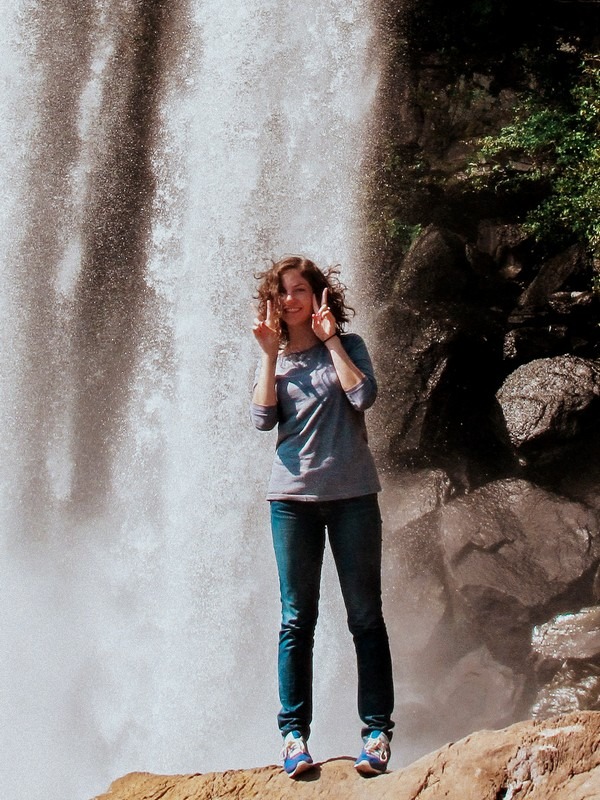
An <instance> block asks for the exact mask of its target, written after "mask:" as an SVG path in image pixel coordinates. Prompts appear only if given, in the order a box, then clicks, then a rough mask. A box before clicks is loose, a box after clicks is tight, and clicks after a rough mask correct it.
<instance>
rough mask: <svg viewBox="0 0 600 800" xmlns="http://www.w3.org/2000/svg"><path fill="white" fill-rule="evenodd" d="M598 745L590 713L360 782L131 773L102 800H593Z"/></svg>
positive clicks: (473, 738) (347, 772)
mask: <svg viewBox="0 0 600 800" xmlns="http://www.w3.org/2000/svg"><path fill="white" fill-rule="evenodd" d="M599 745H600V712H595V711H584V712H579V713H574V714H565V715H562V716H558V717H553V718H552V719H548V720H544V721H539V722H535V721H526V722H518V723H516V724H515V725H511V726H510V727H508V728H505V729H503V730H500V731H480V732H478V733H474V734H472V735H470V736H467V737H465V738H464V739H461V740H460V741H459V742H456V743H451V744H447V745H445V746H444V747H442V748H440V749H439V750H437V751H435V752H434V753H431V754H429V755H426V756H424V757H423V758H421V759H419V760H418V761H416V762H415V763H414V764H411V765H410V766H408V767H405V768H404V769H397V770H392V771H390V772H389V773H387V774H386V775H382V776H378V777H375V778H373V779H365V778H361V777H360V776H359V775H358V774H357V773H356V772H355V770H354V768H353V766H352V764H353V761H352V759H351V758H336V759H332V760H330V761H326V762H324V763H322V764H320V765H319V766H318V767H317V768H316V769H315V770H314V771H312V772H310V773H307V774H306V775H305V776H303V778H302V779H300V780H298V781H290V779H289V778H288V777H287V776H285V775H283V774H282V772H281V770H280V768H279V767H275V766H269V767H260V768H258V769H250V770H232V771H228V772H222V773H208V774H206V775H200V774H197V775H151V774H148V773H132V774H131V775H127V776H125V777H124V778H121V779H120V780H117V781H115V783H113V785H112V786H111V787H110V789H109V791H108V793H107V794H103V795H101V796H100V797H98V798H96V799H95V800H157V799H158V798H160V800H209V798H210V799H211V800H216V798H228V797H229V798H236V800H245V799H246V798H260V800H268V798H272V800H282V799H283V798H288V797H289V798H311V797H318V798H320V799H321V800H326V799H327V798H331V799H332V800H333V798H335V800H339V799H340V798H344V800H369V799H370V798H390V800H391V798H394V800H416V798H422V800H438V799H439V800H441V799H442V798H444V800H512V798H515V800H524V798H529V799H530V800H592V798H598V797H600V746H599Z"/></svg>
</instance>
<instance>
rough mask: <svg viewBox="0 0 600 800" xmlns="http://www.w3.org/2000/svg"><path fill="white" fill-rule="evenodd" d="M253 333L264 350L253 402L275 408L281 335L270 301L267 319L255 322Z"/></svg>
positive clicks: (268, 301)
mask: <svg viewBox="0 0 600 800" xmlns="http://www.w3.org/2000/svg"><path fill="white" fill-rule="evenodd" d="M252 332H253V334H254V338H255V339H256V341H257V342H258V344H259V346H260V349H261V350H262V356H261V365H260V372H259V375H258V380H257V382H256V386H255V387H254V392H253V393H252V402H253V403H255V404H256V405H259V406H275V405H277V395H276V394H275V368H276V366H277V354H278V353H279V335H278V333H277V330H276V328H275V324H274V320H273V305H272V303H271V301H270V300H267V318H266V319H263V320H260V319H257V320H255V322H254V325H253V326H252Z"/></svg>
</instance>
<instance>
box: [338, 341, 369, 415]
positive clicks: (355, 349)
mask: <svg viewBox="0 0 600 800" xmlns="http://www.w3.org/2000/svg"><path fill="white" fill-rule="evenodd" d="M342 341H344V342H345V349H346V352H347V353H348V355H349V356H350V358H351V359H352V362H353V363H354V364H355V365H356V366H357V367H358V369H359V370H360V371H361V372H362V373H363V374H364V376H365V377H364V378H363V379H362V381H361V382H360V383H358V384H357V385H356V386H353V387H352V389H349V390H348V391H347V392H346V397H347V398H348V401H349V403H350V405H351V406H352V407H353V408H355V409H356V410H357V411H366V410H367V408H370V407H371V406H372V405H373V403H374V402H375V399H376V398H377V381H376V379H375V373H374V370H373V363H372V361H371V357H370V356H369V351H368V350H367V346H366V345H365V343H364V341H363V340H362V339H361V337H360V336H357V335H356V334H350V335H348V336H346V337H344V339H343V340H342ZM346 342H347V344H346Z"/></svg>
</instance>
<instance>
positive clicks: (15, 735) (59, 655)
mask: <svg viewBox="0 0 600 800" xmlns="http://www.w3.org/2000/svg"><path fill="white" fill-rule="evenodd" d="M137 5H139V4H137ZM151 5H153V4H151V3H149V4H148V6H151ZM154 5H156V6H159V5H161V4H160V3H155V4H154ZM135 6H136V4H135V3H133V0H95V2H94V0H89V1H88V2H84V3H81V4H80V7H78V8H77V9H76V10H74V4H73V3H68V2H66V0H64V2H60V0H58V1H57V2H55V3H53V4H52V3H50V2H49V0H48V2H43V1H42V0H38V2H33V0H21V2H20V3H16V2H14V0H11V2H9V1H8V0H3V2H2V3H1V11H2V14H3V21H4V22H3V33H2V41H1V45H2V55H1V56H0V57H1V59H2V62H1V63H2V67H1V68H2V72H3V81H2V82H1V83H0V92H1V98H0V99H1V103H2V105H1V108H2V119H1V124H2V128H1V131H0V136H1V142H2V148H1V149H0V170H1V174H2V183H3V192H2V206H1V208H0V235H1V242H2V253H3V258H2V261H3V267H2V271H3V275H2V282H1V285H0V287H1V296H0V308H1V310H2V315H3V328H2V347H1V348H0V360H1V367H2V369H1V373H0V401H1V408H0V420H1V422H2V432H3V436H2V439H3V441H2V454H3V458H2V460H1V464H0V480H1V489H2V498H1V506H0V514H1V523H2V527H1V532H0V533H1V537H2V538H1V544H0V550H1V552H0V609H1V611H0V614H1V618H2V625H1V632H0V640H1V645H0V646H1V649H2V662H1V667H0V670H1V672H0V689H1V705H0V709H1V711H0V713H1V716H2V726H1V729H2V734H1V739H0V761H1V764H0V776H1V777H0V782H1V786H0V793H1V795H2V797H4V798H7V800H12V798H14V799H15V800H16V799H17V798H18V797H28V798H30V800H38V798H39V800H41V799H42V798H44V800H83V799H84V798H88V797H90V796H91V795H93V794H95V793H99V792H101V791H103V790H105V789H106V788H107V787H108V784H109V783H110V781H111V780H113V779H115V778H116V777H118V776H120V775H122V774H124V773H125V772H129V771H133V770H148V771H153V772H194V771H201V772H206V771H210V770H213V769H225V768H236V767H244V766H256V765H259V764H263V763H272V762H273V761H274V759H275V757H276V755H277V750H278V747H279V735H278V733H277V730H276V724H275V715H276V712H277V708H278V703H277V689H276V665H275V660H276V637H277V627H278V620H279V605H278V590H277V585H276V584H277V581H276V570H275V564H274V559H273V557H272V555H271V543H270V535H269V531H268V508H267V503H266V502H265V501H264V499H263V498H264V493H265V487H266V482H267V478H268V472H269V466H270V461H271V457H272V448H273V446H274V440H273V438H272V437H270V436H268V435H267V436H265V434H259V433H257V432H256V431H254V430H253V429H252V428H251V426H250V422H249V418H248V398H249V391H250V383H251V377H252V374H253V371H254V364H255V361H256V358H257V353H256V348H255V345H254V343H253V341H252V337H251V335H250V325H251V320H252V316H253V309H252V302H251V297H252V294H253V292H254V284H255V281H254V279H253V272H255V271H256V270H259V269H261V268H262V267H263V265H264V264H265V261H266V260H267V259H268V258H269V257H271V256H273V257H279V256H281V255H283V254H284V253H296V252H302V253H305V254H307V255H309V256H310V257H312V258H315V259H316V260H317V261H318V262H320V263H323V264H327V263H332V262H341V263H342V264H343V266H344V277H345V279H346V281H347V282H348V283H349V284H350V287H351V289H352V286H353V285H354V284H356V282H357V281H356V275H355V274H353V272H352V269H353V268H355V269H356V266H357V254H358V250H359V246H358V223H359V209H358V201H357V196H358V188H359V180H360V167H361V161H362V160H363V158H364V152H363V149H364V146H365V132H366V127H367V121H368V114H369V110H370V107H371V104H372V101H373V97H374V91H375V83H376V75H375V74H374V72H373V71H372V70H371V68H370V66H369V63H368V59H369V47H370V44H371V39H372V34H373V31H372V27H373V24H372V22H371V21H370V19H369V15H368V2H367V0H326V2H323V3H319V4H313V6H312V7H309V8H307V7H304V6H303V5H302V4H299V3H297V2H291V0H241V1H240V2H233V0H231V1H230V2H226V3H225V4H224V3H223V2H222V0H219V2H217V0H204V1H201V0H190V2H189V3H187V2H183V1H182V2H178V3H173V4H172V8H171V10H170V11H169V12H168V14H169V15H171V16H172V18H171V17H170V18H169V19H167V21H166V22H164V19H163V23H164V25H165V27H166V28H167V33H166V34H165V38H164V39H163V40H161V42H160V43H159V44H160V47H157V52H158V53H160V62H159V64H158V66H156V65H155V66H154V70H155V72H156V71H158V78H156V77H155V83H154V87H155V88H154V92H155V100H154V101H153V102H154V105H153V106H152V109H153V111H152V113H149V114H148V115H147V116H146V117H144V118H143V119H142V122H143V123H144V124H145V125H147V126H148V125H150V126H151V131H150V134H151V135H150V136H148V137H147V140H146V149H147V150H148V151H149V152H150V155H151V158H147V163H146V161H143V159H141V157H140V154H139V152H138V151H135V148H134V150H133V153H134V154H133V156H132V155H131V152H132V151H131V149H130V150H127V147H126V146H123V148H122V149H121V150H118V149H116V148H113V151H110V142H111V141H113V140H114V139H115V137H116V136H117V135H118V134H119V129H120V125H121V123H122V120H125V118H126V117H127V119H129V117H128V116H127V115H128V114H130V112H131V109H132V108H134V105H132V101H131V97H132V93H130V95H127V91H128V88H127V87H128V86H129V84H127V82H126V81H125V80H120V81H115V75H121V73H120V72H119V70H121V69H124V68H123V63H122V62H123V59H124V56H123V52H124V51H123V49H121V50H120V48H123V45H122V39H123V37H124V33H123V32H124V31H125V32H127V30H128V26H131V27H133V24H134V16H135V13H136V11H135ZM136 24H138V23H136ZM140 24H141V23H140ZM152 24H155V23H154V22H153V23H152ZM45 36H51V40H50V41H46V40H45ZM136 41H137V40H136V39H135V36H134V35H133V34H132V37H131V41H130V42H129V44H128V47H129V52H131V53H133V54H134V55H135V52H136V50H135V47H136V46H137V45H136V44H135V43H136ZM132 42H133V44H132ZM78 48H79V49H78ZM165 53H166V55H165ZM111 70H112V72H111ZM142 77H143V76H142ZM131 85H132V86H134V88H135V81H134V80H133V78H132V83H131ZM141 85H142V86H143V85H144V84H143V81H142V84H141ZM131 91H132V92H133V90H131ZM134 100H135V98H134ZM135 102H137V101H135ZM128 103H129V104H130V105H129V106H128ZM128 109H129V110H128ZM131 129H132V130H133V131H134V132H135V131H136V130H137V129H136V128H135V125H132V128H131ZM115 132H116V133H115ZM111 137H112V138H111ZM125 139H126V137H125V136H124V135H123V140H125ZM110 152H112V153H113V156H114V153H117V156H119V157H118V158H117V156H114V163H113V162H111V163H108V164H107V161H108V156H107V153H110ZM123 153H125V156H123ZM136 153H137V157H138V158H140V159H141V163H142V166H141V167H140V170H142V171H143V169H146V168H147V167H148V164H149V165H150V167H151V173H152V182H153V188H152V192H150V193H149V194H148V198H150V199H149V201H148V200H147V199H142V200H140V201H139V202H138V203H137V205H136V204H135V203H134V206H133V208H134V213H135V214H136V215H137V217H136V219H138V220H139V223H140V225H142V227H144V226H145V227H144V230H145V231H146V233H145V234H144V236H143V237H142V238H143V243H142V244H141V245H140V246H139V247H138V249H137V250H132V251H131V252H132V253H133V255H131V256H127V258H130V260H131V263H132V264H135V263H137V261H136V258H137V255H136V254H139V252H140V251H143V254H144V260H143V270H142V272H141V276H142V277H141V278H139V279H138V278H136V277H135V274H134V268H133V267H131V268H130V266H129V261H127V258H125V257H123V261H124V264H125V267H124V269H123V274H122V276H121V277H119V279H118V281H117V280H116V279H115V280H114V281H113V279H112V277H111V275H110V274H109V276H108V282H106V280H107V278H106V270H107V268H108V271H109V273H110V270H111V269H113V267H114V261H115V260H116V261H118V260H119V258H118V255H119V253H120V250H119V247H120V244H119V242H118V241H117V244H116V245H115V246H114V248H113V250H112V254H109V256H108V257H107V256H106V255H102V257H101V256H99V255H98V253H99V252H103V251H102V247H103V243H102V236H101V233H102V231H99V232H98V230H97V228H102V226H108V225H109V223H110V225H113V226H114V225H118V224H120V223H121V221H122V222H123V224H126V223H127V219H125V220H124V221H123V220H117V223H114V221H113V220H112V217H110V213H109V212H110V208H107V204H108V205H110V198H111V194H110V193H111V191H114V186H117V187H118V186H119V180H120V178H119V170H120V169H123V170H124V171H127V170H128V169H130V165H131V164H130V160H134V161H135V157H136ZM119 154H121V155H119ZM142 155H143V154H142ZM119 159H120V160H119ZM136 175H137V173H136ZM134 180H138V179H137V177H136V178H135V179H130V181H129V183H127V182H125V183H124V184H123V186H124V188H123V187H121V191H122V193H123V194H125V195H127V194H128V193H129V194H132V193H133V190H132V187H135V186H136V185H137V184H135V183H134ZM99 185H101V188H100V189H99V188H98V186H99ZM140 185H141V184H140ZM106 187H108V188H106ZM111 187H113V188H112V189H111ZM102 191H103V192H104V195H102V197H101V198H100V200H99V199H98V195H99V193H100V194H101V193H102ZM125 199H126V201H127V202H129V200H130V199H131V198H127V197H126V198H125ZM125 208H126V209H127V208H129V206H127V205H125ZM103 215H106V217H104V216H103ZM126 215H127V214H126V213H125V212H123V216H125V217H126ZM98 217H99V218H100V222H98ZM114 229H116V228H114ZM118 230H120V228H119V229H118ZM107 235H108V234H107ZM111 235H113V238H114V239H115V240H118V236H117V235H114V234H111ZM94 237H95V238H94ZM92 240H94V241H95V242H96V244H94V246H93V247H92V245H90V241H92ZM123 244H124V245H127V244H128V243H127V242H123ZM94 248H95V250H94ZM92 251H93V252H92ZM90 252H92V255H90ZM115 254H116V255H117V257H116V258H115ZM102 259H104V260H102ZM111 259H112V260H111ZM90 265H91V267H90ZM98 265H100V266H98ZM119 266H122V265H119ZM92 268H93V269H92ZM88 270H89V271H90V274H91V275H92V277H88V272H87V271H88ZM131 275H133V277H131ZM103 281H104V282H103ZM90 283H91V285H92V288H90ZM107 286H108V290H107V289H106V287H107ZM97 287H99V288H97ZM111 292H112V294H111ZM114 292H117V293H118V294H119V300H118V303H116V301H115V300H114ZM140 297H143V299H142V300H140ZM113 303H116V304H115V305H114V307H113V306H112V305H111V304H113ZM103 304H107V305H109V306H110V309H109V310H108V311H107V310H106V308H104V307H103ZM87 309H91V311H90V312H88V311H87ZM92 312H93V314H94V315H96V314H97V315H98V317H97V318H98V320H100V322H97V321H96V322H95V323H94V324H95V325H97V327H93V326H91V324H90V329H89V330H91V331H92V334H90V333H89V330H88V328H87V316H86V315H88V313H92ZM94 319H95V320H96V316H94ZM107 382H108V385H107ZM113 386H115V387H117V388H115V390H114V392H112V391H111V387H113ZM97 393H99V394H97ZM96 478H97V481H96ZM325 581H326V586H325V591H324V603H323V611H322V622H321V623H320V627H319V633H318V640H317V653H316V659H317V663H318V665H319V669H318V672H317V685H316V708H317V714H316V720H315V729H314V738H313V743H314V748H315V752H316V751H317V750H318V754H319V757H320V758H326V757H329V756H333V755H339V754H341V753H343V752H346V751H347V752H350V753H352V752H353V751H354V749H356V746H357V744H358V732H359V729H360V723H359V721H358V719H357V717H356V712H355V709H354V692H355V689H354V666H353V653H352V648H351V644H350V641H349V635H348V634H347V633H346V632H345V630H344V628H345V622H344V619H345V615H344V612H343V610H342V608H341V603H340V601H339V598H338V597H337V594H338V590H337V587H336V585H335V579H333V577H332V571H331V567H330V566H329V567H328V568H327V570H326V573H325ZM328 584H332V586H329V585H328ZM338 641H340V642H341V643H339V644H334V642H338ZM340 672H342V673H343V674H342V675H341V674H340ZM346 673H347V675H348V681H345V677H346ZM345 683H347V684H348V687H349V688H348V692H346V693H345V694H344V693H342V697H341V698H340V696H339V695H340V693H339V688H334V687H339V686H340V685H342V686H344V685H345ZM334 692H335V698H334V696H333V694H334ZM334 699H335V702H334ZM332 731H335V734H336V737H337V738H336V744H335V746H331V748H332V749H330V750H328V749H327V748H328V745H327V740H326V738H325V735H324V734H325V733H326V732H327V733H331V732H332Z"/></svg>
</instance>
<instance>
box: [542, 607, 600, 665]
mask: <svg viewBox="0 0 600 800" xmlns="http://www.w3.org/2000/svg"><path fill="white" fill-rule="evenodd" d="M531 646H532V650H533V652H534V653H535V654H536V656H537V657H538V658H539V659H540V660H543V661H546V662H547V661H550V662H552V661H557V662H562V661H565V660H566V659H573V660H577V661H587V660H590V659H598V660H600V607H599V606H592V607H590V608H583V609H582V610H581V611H579V612H576V613H566V614H559V615H558V616H556V617H554V618H553V619H551V620H549V621H548V622H545V623H544V624H543V625H536V627H535V628H534V629H533V635H532V637H531Z"/></svg>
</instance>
